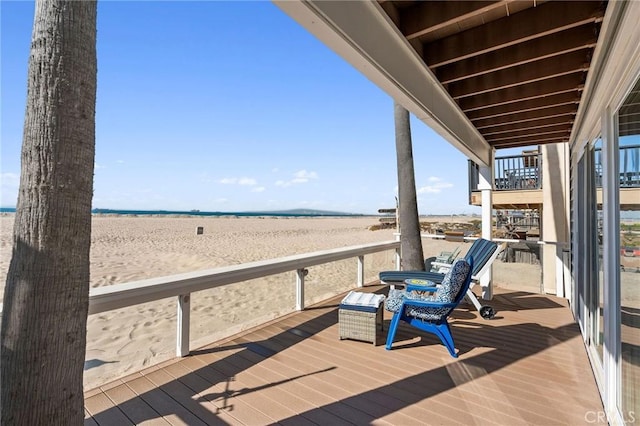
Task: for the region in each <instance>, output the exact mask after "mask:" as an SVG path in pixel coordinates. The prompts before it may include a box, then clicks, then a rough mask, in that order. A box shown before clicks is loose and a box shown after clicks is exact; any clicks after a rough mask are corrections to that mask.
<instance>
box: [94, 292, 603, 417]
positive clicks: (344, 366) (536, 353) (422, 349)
mask: <svg viewBox="0 0 640 426" xmlns="http://www.w3.org/2000/svg"><path fill="white" fill-rule="evenodd" d="M363 291H375V292H386V291H387V289H386V287H383V286H368V287H366V288H365V289H363ZM341 298H342V296H340V297H337V298H335V299H332V300H330V301H327V302H325V303H322V304H319V305H316V306H314V307H312V308H309V309H307V310H305V311H303V312H299V313H295V314H291V315H288V316H286V317H284V318H281V319H278V320H275V321H272V322H270V323H268V324H266V325H264V326H261V327H257V328H254V329H252V330H249V331H247V332H244V333H242V334H240V335H236V336H233V337H231V338H229V339H226V340H224V341H221V342H216V343H213V344H211V345H209V346H206V347H203V348H201V349H199V350H196V351H193V352H192V354H191V355H190V356H188V357H186V358H182V359H173V360H171V361H168V362H165V363H163V364H160V365H157V366H154V367H151V368H148V369H146V370H143V371H141V372H139V373H136V374H133V375H130V376H127V377H125V378H122V379H120V380H117V381H115V382H112V383H109V384H107V385H104V386H101V387H100V388H97V389H94V390H91V391H88V392H86V393H85V407H86V413H87V416H86V420H85V424H86V425H90V424H99V425H124V424H140V423H143V422H145V424H188V425H205V424H250V425H256V424H273V423H281V424H296V425H298V424H332V425H333V424H371V423H391V424H447V425H448V424H510V425H511V424H524V423H528V424H577V423H584V422H585V419H586V418H587V417H585V416H588V415H589V413H594V412H601V411H602V410H603V408H602V403H601V400H600V396H599V394H598V391H597V388H596V383H595V379H594V377H593V373H592V370H591V367H590V365H589V361H588V359H587V355H586V351H585V348H584V344H583V342H582V338H581V337H580V333H579V329H578V326H577V325H576V324H575V323H574V321H573V318H572V315H571V312H570V310H569V309H568V308H567V304H566V301H565V300H563V299H559V298H555V297H552V296H546V295H538V294H531V293H524V292H513V291H507V290H500V289H497V291H496V295H495V297H494V300H493V301H492V302H491V305H492V306H493V307H494V308H496V309H497V310H498V315H497V316H496V318H495V319H493V320H490V321H487V320H483V319H481V318H480V317H479V315H478V313H477V312H476V311H474V310H469V308H468V307H467V306H464V305H463V307H462V308H459V309H457V310H456V311H455V313H454V315H453V316H452V333H453V335H454V339H455V340H456V347H457V348H458V350H459V358H458V359H457V360H456V359H453V358H451V357H450V356H449V355H448V353H447V351H446V349H445V348H444V347H443V346H442V345H441V344H440V343H439V341H438V340H437V338H436V337H435V336H433V335H428V334H423V333H422V332H420V331H419V330H417V329H414V328H410V327H408V326H406V325H401V326H400V328H399V330H398V333H397V335H396V340H395V344H394V349H393V350H391V351H386V350H385V349H384V346H382V345H381V346H374V345H372V344H370V343H365V342H358V341H352V340H339V339H338V324H337V320H338V312H337V307H338V302H339V300H340V299H341ZM390 319H391V316H390V314H389V313H388V312H385V332H383V333H381V336H380V341H381V342H382V341H383V340H384V338H385V337H386V330H387V329H388V324H389V320H390ZM591 416H592V417H595V416H593V414H591Z"/></svg>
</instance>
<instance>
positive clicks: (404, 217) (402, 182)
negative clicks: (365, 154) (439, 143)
mask: <svg viewBox="0 0 640 426" xmlns="http://www.w3.org/2000/svg"><path fill="white" fill-rule="evenodd" d="M394 118H395V127H396V156H397V162H398V165H397V168H398V196H399V202H398V208H399V215H398V216H399V221H400V253H401V259H402V261H401V269H402V270H424V259H423V255H422V240H421V239H420V218H419V216H418V200H417V196H416V179H415V175H414V171H413V150H412V147H411V126H410V124H409V111H407V110H406V109H404V107H403V106H402V105H400V104H398V103H397V102H395V103H394Z"/></svg>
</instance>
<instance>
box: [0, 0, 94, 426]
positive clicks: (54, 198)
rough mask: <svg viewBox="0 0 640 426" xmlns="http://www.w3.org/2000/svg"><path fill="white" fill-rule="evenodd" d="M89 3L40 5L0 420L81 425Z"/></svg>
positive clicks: (5, 321)
mask: <svg viewBox="0 0 640 426" xmlns="http://www.w3.org/2000/svg"><path fill="white" fill-rule="evenodd" d="M96 6H97V5H96V2H95V1H73V0H71V1H64V0H37V1H36V8H35V18H34V26H33V34H32V41H31V55H30V58H29V71H28V86H27V105H26V114H25V121H24V133H23V144H22V170H21V177H20V189H19V193H18V203H17V207H16V218H15V225H14V230H13V253H12V258H11V263H10V266H9V271H8V274H7V282H6V286H5V294H4V306H3V312H2V355H1V364H2V365H1V367H0V368H1V374H2V387H1V403H2V407H1V408H2V412H1V416H0V422H1V423H2V424H5V425H12V424H25V425H45V424H47V425H49V424H65V425H71V424H77V425H79V424H82V423H83V422H84V409H83V401H84V398H83V389H82V374H83V367H84V358H85V347H86V324H87V311H88V306H89V247H90V243H91V199H92V196H93V168H94V153H95V103H96V72H97V71H96V69H97V66H96V13H97V7H96Z"/></svg>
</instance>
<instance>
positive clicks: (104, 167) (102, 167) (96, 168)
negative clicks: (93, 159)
mask: <svg viewBox="0 0 640 426" xmlns="http://www.w3.org/2000/svg"><path fill="white" fill-rule="evenodd" d="M93 168H94V169H95V170H98V169H106V168H107V167H106V166H101V165H100V164H98V163H94V164H93Z"/></svg>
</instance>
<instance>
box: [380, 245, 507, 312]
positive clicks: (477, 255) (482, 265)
mask: <svg viewBox="0 0 640 426" xmlns="http://www.w3.org/2000/svg"><path fill="white" fill-rule="evenodd" d="M505 247H506V243H503V244H501V245H498V244H496V243H495V242H493V241H489V240H487V239H484V238H478V239H477V240H475V241H474V242H473V244H472V245H471V247H469V250H468V251H467V253H466V254H465V258H466V259H467V260H468V259H469V258H470V257H473V259H474V266H473V269H472V271H471V279H472V280H476V281H477V280H479V279H480V277H481V276H482V275H483V274H484V273H485V272H486V271H488V270H489V268H490V267H491V264H492V263H493V261H494V260H495V259H496V258H497V257H498V254H500V252H501V251H502V250H504V248H505ZM431 264H432V265H434V264H435V265H438V266H446V265H441V264H438V263H437V262H431ZM444 276H445V274H444V273H439V272H429V271H382V272H380V274H379V277H380V281H381V282H382V283H385V284H391V285H392V286H393V285H394V284H403V285H404V284H405V280H408V279H412V280H427V281H432V282H434V283H436V284H440V283H441V282H442V280H443V279H444ZM410 287H411V288H409V290H411V289H414V290H416V289H418V288H416V287H413V286H410ZM467 298H468V299H469V301H470V302H471V303H472V304H473V305H474V306H475V307H476V309H478V311H479V312H480V315H481V316H482V317H483V318H485V319H490V318H493V317H494V316H495V314H496V311H495V310H494V309H493V308H492V307H491V306H487V305H484V306H483V305H481V304H480V302H479V301H478V298H477V297H476V296H475V295H474V294H473V292H472V291H470V290H469V291H467Z"/></svg>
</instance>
